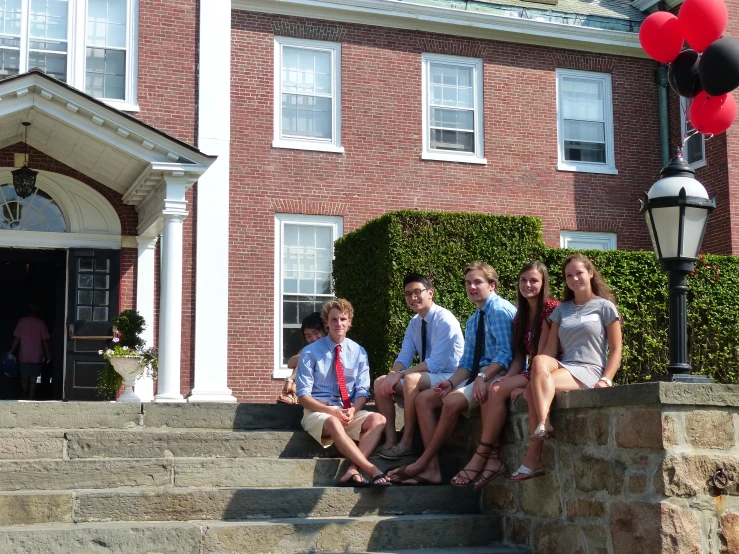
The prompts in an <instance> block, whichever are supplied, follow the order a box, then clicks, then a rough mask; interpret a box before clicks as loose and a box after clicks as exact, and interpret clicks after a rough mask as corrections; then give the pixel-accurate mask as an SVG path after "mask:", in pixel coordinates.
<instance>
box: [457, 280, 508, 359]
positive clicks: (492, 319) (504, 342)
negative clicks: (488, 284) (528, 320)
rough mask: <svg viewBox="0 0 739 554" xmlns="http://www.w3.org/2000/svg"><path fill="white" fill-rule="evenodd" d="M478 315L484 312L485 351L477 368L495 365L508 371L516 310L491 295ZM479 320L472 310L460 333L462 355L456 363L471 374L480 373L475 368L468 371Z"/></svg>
mask: <svg viewBox="0 0 739 554" xmlns="http://www.w3.org/2000/svg"><path fill="white" fill-rule="evenodd" d="M482 311H483V312H485V351H484V352H483V354H482V359H481V360H480V367H484V366H488V365H490V364H492V363H498V364H500V365H501V367H503V369H508V366H509V365H510V363H511V360H512V359H513V350H512V348H511V338H512V335H513V317H514V316H515V315H516V308H515V306H513V304H511V303H510V302H508V300H506V299H505V298H501V297H500V296H498V295H497V294H495V293H492V294H491V295H490V296H488V299H487V300H486V301H485V305H484V306H483V307H482ZM479 318H480V308H478V309H477V310H475V313H474V314H472V315H471V316H470V318H469V319H468V320H467V325H466V326H465V330H464V354H463V355H462V359H461V360H460V362H459V366H460V367H463V368H465V369H467V370H470V371H474V372H475V373H477V372H478V371H480V368H479V367H475V368H473V367H472V362H473V360H474V357H475V337H476V335H477V321H478V319H479Z"/></svg>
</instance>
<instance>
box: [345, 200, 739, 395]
mask: <svg viewBox="0 0 739 554" xmlns="http://www.w3.org/2000/svg"><path fill="white" fill-rule="evenodd" d="M570 253H572V251H571V250H563V249H557V248H547V247H546V246H545V245H544V243H543V242H542V240H541V223H540V221H539V220H538V219H536V218H533V217H525V216H487V215H482V214H469V213H440V212H418V211H403V212H393V213H388V214H385V215H384V216H382V217H380V218H378V219H375V220H373V221H370V222H368V223H367V224H366V225H364V226H363V227H361V228H360V229H357V230H355V231H353V232H352V233H349V234H347V235H345V236H344V237H342V238H340V239H339V240H338V241H337V242H336V253H335V258H336V259H335V261H334V268H333V276H334V286H335V291H336V295H337V296H340V297H344V298H347V299H348V300H350V301H351V302H352V304H353V305H354V309H355V315H354V322H353V327H352V330H351V336H352V338H353V339H354V340H356V341H357V342H359V343H360V344H361V345H362V346H364V347H365V349H366V350H367V353H368V355H369V358H370V366H371V367H372V368H373V373H374V374H375V375H379V374H383V373H386V372H387V371H388V370H389V369H390V367H391V366H392V363H393V361H394V359H395V356H396V354H397V352H398V350H399V348H400V344H401V342H402V339H403V333H404V332H405V328H406V326H407V324H408V320H409V318H410V317H411V316H412V315H413V314H412V312H411V311H410V310H409V308H408V307H407V305H406V303H405V300H404V299H403V295H402V282H403V277H404V275H405V274H406V273H407V272H409V271H417V272H420V273H424V274H427V275H428V276H429V277H431V278H432V279H433V281H434V285H435V290H436V296H435V300H436V301H437V302H438V303H439V304H440V305H442V306H444V307H446V308H448V309H449V310H451V311H452V312H453V313H454V314H455V315H456V316H457V317H458V318H459V320H460V322H461V323H462V325H463V326H464V323H465V322H466V320H467V318H468V317H469V316H470V315H471V313H472V312H473V310H474V305H473V304H472V303H471V302H469V300H467V296H466V294H465V290H464V285H463V276H462V269H463V268H464V267H465V266H466V265H467V264H469V263H471V262H474V261H477V260H481V261H486V262H489V263H490V264H491V265H492V266H493V267H495V269H496V270H497V271H498V274H499V275H500V290H499V293H500V294H501V296H503V297H505V298H507V299H508V300H510V301H511V302H514V303H515V298H516V277H517V275H518V271H519V269H520V267H521V266H522V265H523V264H524V263H527V262H529V261H532V260H536V259H540V260H541V261H543V262H544V263H546V264H547V266H548V267H549V268H550V275H551V278H552V292H553V294H554V295H555V297H560V296H561V293H562V287H563V284H564V283H563V279H562V275H561V264H562V261H563V260H564V258H566V257H567V256H568V255H569V254H570ZM586 254H587V255H588V256H589V257H591V259H592V260H593V263H594V264H595V266H596V267H597V268H598V269H599V270H600V271H601V273H602V274H603V276H604V277H605V278H606V280H607V281H608V282H609V284H610V286H611V287H612V289H613V292H614V294H615V296H616V301H617V304H618V308H619V311H620V313H621V315H622V317H623V333H624V349H623V362H622V370H621V371H619V373H618V375H617V380H618V381H619V382H621V383H633V382H639V381H645V380H648V379H651V378H653V377H655V376H657V375H659V374H661V373H664V368H665V366H666V364H667V362H668V351H667V348H668V347H667V325H668V317H667V278H666V276H665V274H664V273H662V272H661V271H660V268H659V265H658V263H657V261H656V259H655V256H654V254H653V253H652V252H624V251H610V252H603V251H587V252H586ZM707 266H718V268H720V275H719V276H718V278H717V279H715V278H714V277H716V275H717V269H716V268H714V267H707ZM688 284H689V286H690V287H691V292H690V295H689V299H688V341H689V349H690V351H689V356H690V363H691V364H692V366H693V370H694V373H702V374H705V375H708V376H711V377H713V378H714V379H716V380H717V381H720V382H725V383H735V382H736V380H737V375H736V368H737V362H738V359H737V352H738V351H739V318H737V316H736V310H737V307H738V306H739V259H737V258H734V257H730V256H707V257H706V259H705V261H704V262H699V263H698V267H697V270H696V274H695V275H694V276H692V277H690V278H689V279H688Z"/></svg>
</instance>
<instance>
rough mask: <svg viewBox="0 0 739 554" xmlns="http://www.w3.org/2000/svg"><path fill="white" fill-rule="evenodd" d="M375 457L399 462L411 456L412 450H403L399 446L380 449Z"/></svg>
mask: <svg viewBox="0 0 739 554" xmlns="http://www.w3.org/2000/svg"><path fill="white" fill-rule="evenodd" d="M377 455H378V456H380V458H385V459H386V460H399V459H401V458H407V457H409V456H413V449H412V448H403V447H402V446H400V445H399V444H396V445H393V446H390V447H388V448H384V447H383V448H382V449H380V450H378V451H377Z"/></svg>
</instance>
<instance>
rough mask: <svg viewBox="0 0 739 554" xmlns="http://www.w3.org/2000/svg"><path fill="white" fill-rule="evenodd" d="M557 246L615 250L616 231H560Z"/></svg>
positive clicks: (576, 248)
mask: <svg viewBox="0 0 739 554" xmlns="http://www.w3.org/2000/svg"><path fill="white" fill-rule="evenodd" d="M559 246H560V248H572V249H574V250H616V233H591V232H587V231H560V232H559Z"/></svg>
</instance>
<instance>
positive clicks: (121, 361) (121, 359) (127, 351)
mask: <svg viewBox="0 0 739 554" xmlns="http://www.w3.org/2000/svg"><path fill="white" fill-rule="evenodd" d="M113 324H114V325H115V327H114V329H115V334H116V337H115V338H113V339H112V345H110V346H109V347H108V348H106V349H105V350H100V354H102V356H103V357H104V358H105V362H106V363H105V365H104V366H103V368H102V369H101V370H100V373H99V375H98V392H99V394H100V395H101V396H103V397H105V398H115V395H116V394H117V392H118V391H119V390H120V388H121V385H125V386H126V390H125V392H124V393H123V394H122V395H121V396H120V397H119V398H118V401H119V402H141V401H143V400H145V399H143V398H141V397H140V396H139V395H138V394H136V390H135V387H134V382H135V381H136V379H137V378H138V377H139V376H140V375H142V374H143V373H148V375H149V376H150V377H155V376H156V372H157V368H158V366H157V355H156V350H155V349H154V348H146V347H145V346H146V345H145V342H144V340H143V339H142V338H141V336H140V335H141V333H142V331H143V330H144V329H145V327H146V322H145V320H144V318H143V317H142V316H141V315H140V314H139V313H138V312H137V311H136V310H124V311H122V312H121V313H120V315H118V317H116V318H115V319H114V320H113Z"/></svg>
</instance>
